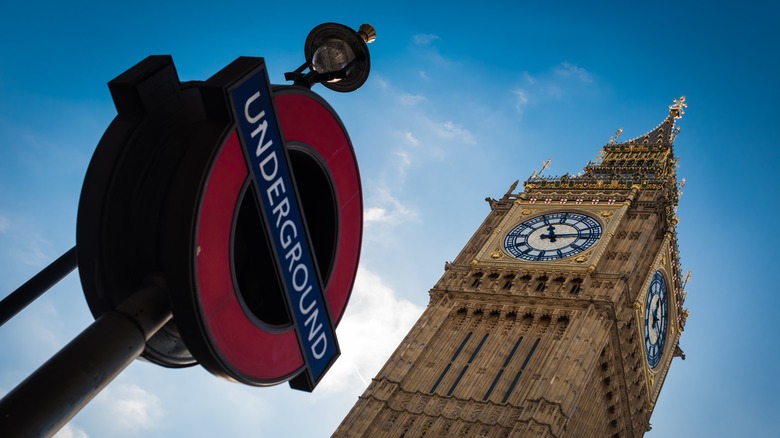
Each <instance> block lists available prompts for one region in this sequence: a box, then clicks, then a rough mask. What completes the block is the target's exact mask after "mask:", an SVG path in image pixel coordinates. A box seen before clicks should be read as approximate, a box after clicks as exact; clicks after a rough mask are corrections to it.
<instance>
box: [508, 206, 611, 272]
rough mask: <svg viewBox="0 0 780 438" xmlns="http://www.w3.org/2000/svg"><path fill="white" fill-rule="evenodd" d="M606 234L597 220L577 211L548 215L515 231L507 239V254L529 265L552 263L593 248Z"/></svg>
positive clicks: (545, 214)
mask: <svg viewBox="0 0 780 438" xmlns="http://www.w3.org/2000/svg"><path fill="white" fill-rule="evenodd" d="M602 234H603V228H602V225H601V223H600V222H599V221H598V220H597V219H595V218H594V217H592V216H590V215H588V214H584V213H580V212H574V211H558V212H547V213H544V214H541V215H538V216H535V217H532V218H530V219H527V220H525V221H523V222H521V223H520V224H518V225H516V226H515V227H514V228H512V229H511V230H510V231H509V233H507V235H506V237H505V238H504V242H503V247H504V251H506V252H507V254H509V255H510V256H512V257H514V258H516V259H518V260H523V261H528V262H551V261H557V260H561V259H566V258H569V257H573V256H576V255H578V254H580V253H582V252H583V251H586V250H588V249H590V248H591V247H592V246H593V245H595V244H596V242H598V241H599V239H600V238H601V236H602Z"/></svg>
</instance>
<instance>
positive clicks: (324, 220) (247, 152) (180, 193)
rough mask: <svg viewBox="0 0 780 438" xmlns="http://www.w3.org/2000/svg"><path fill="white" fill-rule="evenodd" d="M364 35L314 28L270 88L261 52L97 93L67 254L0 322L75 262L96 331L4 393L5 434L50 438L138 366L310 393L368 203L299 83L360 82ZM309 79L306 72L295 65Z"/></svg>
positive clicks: (119, 83) (368, 36)
mask: <svg viewBox="0 0 780 438" xmlns="http://www.w3.org/2000/svg"><path fill="white" fill-rule="evenodd" d="M375 37H376V32H375V30H374V29H373V27H371V26H370V25H366V24H364V25H362V26H361V27H360V28H359V30H358V31H354V30H352V29H350V28H348V27H347V26H343V25H340V24H337V23H324V24H321V25H319V26H317V27H315V28H314V29H313V30H312V32H311V33H310V34H309V36H308V37H307V39H306V45H305V54H306V62H305V63H304V64H303V65H302V66H300V67H299V68H298V69H296V70H295V71H293V72H289V73H286V74H285V78H286V79H287V80H289V81H293V82H294V85H292V86H278V85H270V84H269V82H268V75H267V73H266V70H265V64H264V61H263V59H262V58H250V57H241V58H238V59H236V60H235V61H234V62H232V63H231V64H229V65H228V66H227V67H225V68H223V69H222V70H220V71H219V72H218V73H217V74H215V75H214V76H212V77H211V78H209V79H208V80H206V81H191V82H184V83H182V82H180V81H179V77H178V74H177V73H176V68H175V67H174V65H173V61H172V59H171V57H170V56H150V57H148V58H147V59H145V60H143V61H142V62H140V63H138V64H137V65H135V66H134V67H132V68H130V69H129V70H127V71H125V72H124V73H122V74H121V75H119V76H118V77H117V78H115V79H114V80H112V81H111V82H109V90H110V91H111V96H112V98H113V100H114V104H115V106H116V110H117V116H116V117H115V118H114V120H113V121H112V123H111V124H110V125H109V127H108V129H107V130H106V132H105V134H104V135H103V138H102V139H101V140H100V143H99V144H98V146H97V148H96V150H95V153H94V154H93V156H92V160H91V161H90V164H89V167H88V169H87V173H86V176H85V178H84V184H83V187H82V192H81V198H80V200H79V208H78V220H77V223H76V246H75V247H74V248H72V249H71V250H69V251H67V252H66V253H65V254H64V255H63V256H62V257H60V258H58V259H57V260H55V261H54V262H53V263H52V264H51V265H49V266H48V267H47V268H45V269H44V270H42V271H41V272H40V273H39V274H37V275H36V276H34V277H33V278H31V279H30V280H29V281H28V282H27V283H25V284H24V285H22V286H21V287H19V288H18V289H17V290H15V291H14V292H12V293H11V294H10V295H9V296H8V297H6V298H4V299H2V300H0V325H2V324H3V323H4V322H5V321H7V320H8V319H10V318H12V317H13V315H15V314H16V312H18V311H20V310H21V309H23V308H24V307H25V306H27V305H28V304H30V303H31V302H32V301H34V300H35V299H36V298H37V297H38V296H40V294H42V293H43V292H45V291H46V289H48V288H49V287H51V286H52V285H53V284H54V283H56V282H57V281H59V280H60V279H62V278H63V277H64V276H66V275H68V273H69V272H71V271H72V270H73V269H75V268H76V267H78V268H79V276H80V277H81V283H82V287H83V289H84V295H85V297H86V299H87V303H88V305H89V308H90V310H91V311H92V314H93V315H94V316H95V319H96V321H95V322H94V323H93V324H91V325H90V326H89V327H87V328H86V329H85V330H84V331H82V332H81V333H80V334H79V335H78V336H76V338H74V339H73V340H72V341H71V342H69V343H68V344H67V345H66V346H65V347H63V348H62V349H61V350H60V351H59V352H57V353H56V354H55V355H54V356H52V357H51V358H50V359H49V360H47V361H46V363H44V364H43V365H41V366H40V367H39V368H38V369H37V370H36V371H35V372H33V373H32V374H30V375H29V376H28V377H27V378H26V379H25V380H24V381H23V382H21V383H20V384H19V385H17V386H16V387H15V388H14V389H12V390H11V391H10V392H8V393H7V394H6V395H4V396H3V397H2V399H0V430H3V431H4V432H6V433H7V434H10V435H9V436H11V435H12V436H50V435H53V434H54V433H55V432H56V431H57V430H58V429H60V428H61V427H63V426H64V425H65V424H66V423H67V421H68V420H69V419H70V418H72V417H73V415H75V414H76V413H77V412H78V411H79V410H80V409H81V408H82V407H83V406H84V405H86V404H87V403H88V402H89V400H91V399H92V398H93V397H94V396H95V395H96V394H97V393H98V392H99V391H101V390H102V389H103V388H104V387H105V386H106V385H107V384H108V383H109V382H110V381H111V380H112V379H113V378H114V377H116V375H118V374H119V373H120V372H121V371H122V370H123V369H124V368H125V367H126V366H128V365H129V364H130V363H131V362H132V361H133V360H135V359H136V358H138V357H139V356H143V357H144V358H145V359H147V360H149V361H151V362H153V363H156V364H158V365H162V366H166V367H174V368H175V367H186V366H192V365H195V364H197V363H200V364H201V365H203V366H204V367H205V368H206V369H208V370H209V371H210V372H212V373H213V374H215V375H217V376H220V377H223V378H226V379H230V380H234V381H238V382H241V383H245V384H249V385H255V386H264V385H274V384H278V383H282V382H289V383H290V386H292V387H293V388H296V389H301V390H306V391H312V390H313V389H314V387H315V386H316V385H317V383H318V382H319V381H320V380H321V379H322V377H323V375H324V374H325V373H326V372H327V370H328V368H329V367H330V366H331V365H332V364H333V362H334V361H335V360H336V358H337V357H338V355H339V346H338V342H337V340H336V335H335V331H334V327H335V325H337V324H338V322H339V320H340V319H341V317H342V315H343V313H344V310H345V308H346V305H347V301H348V300H349V296H350V293H351V290H352V285H353V283H354V280H355V275H356V272H357V266H358V258H359V254H360V242H361V236H362V222H363V220H362V211H363V204H362V203H363V200H362V199H363V198H362V193H361V188H360V176H359V174H358V167H357V162H356V160H355V155H354V151H353V149H352V144H351V143H350V140H349V136H348V135H347V132H346V130H345V129H344V126H343V124H342V123H341V120H340V119H339V118H338V116H337V115H336V113H335V112H334V111H333V109H332V108H331V107H330V106H329V105H328V104H327V103H326V102H325V101H324V100H323V99H322V98H320V97H319V96H318V95H317V94H315V93H312V92H311V91H310V88H311V87H312V85H314V84H316V83H323V84H324V85H325V86H326V87H328V88H330V89H332V90H335V91H340V92H349V91H353V90H355V89H357V88H359V87H360V86H361V85H362V84H363V83H364V82H365V80H366V78H367V76H368V70H369V68H370V59H369V54H368V48H367V47H366V43H368V42H371V41H373V40H374V39H375ZM307 69H308V71H306V70H307Z"/></svg>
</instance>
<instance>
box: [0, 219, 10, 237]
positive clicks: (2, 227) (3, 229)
mask: <svg viewBox="0 0 780 438" xmlns="http://www.w3.org/2000/svg"><path fill="white" fill-rule="evenodd" d="M10 226H11V221H9V220H8V218H7V217H5V216H0V234H5V233H7V232H8V227H10Z"/></svg>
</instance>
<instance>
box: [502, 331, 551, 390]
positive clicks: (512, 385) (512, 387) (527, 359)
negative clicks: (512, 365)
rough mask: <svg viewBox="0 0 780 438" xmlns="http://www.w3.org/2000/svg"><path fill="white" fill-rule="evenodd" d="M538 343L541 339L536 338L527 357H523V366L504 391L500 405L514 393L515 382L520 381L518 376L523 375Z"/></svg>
mask: <svg viewBox="0 0 780 438" xmlns="http://www.w3.org/2000/svg"><path fill="white" fill-rule="evenodd" d="M539 341H541V339H538V338H537V339H536V342H534V345H533V346H532V347H531V351H529V352H528V356H526V357H525V360H524V361H523V364H522V365H520V369H519V370H518V371H517V374H515V378H514V380H512V384H511V385H509V389H507V390H506V394H504V398H503V399H501V403H506V401H507V400H509V396H510V395H512V391H514V389H515V386H517V381H518V380H520V376H521V375H522V374H523V371H524V370H525V367H526V365H528V361H530V360H531V356H533V354H534V351H536V347H537V346H539Z"/></svg>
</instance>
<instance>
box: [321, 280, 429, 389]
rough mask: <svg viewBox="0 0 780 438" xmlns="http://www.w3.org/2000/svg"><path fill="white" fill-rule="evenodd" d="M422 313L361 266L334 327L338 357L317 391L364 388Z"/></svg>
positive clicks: (420, 309) (418, 308)
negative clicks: (343, 309) (347, 301)
mask: <svg viewBox="0 0 780 438" xmlns="http://www.w3.org/2000/svg"><path fill="white" fill-rule="evenodd" d="M422 311H423V309H422V308H420V307H418V306H416V305H415V304H413V303H411V302H410V301H407V300H405V299H402V298H399V297H398V294H397V293H396V292H395V291H394V290H393V289H392V288H390V287H389V286H388V285H387V284H385V282H384V281H383V280H382V278H380V277H379V276H378V275H376V274H374V273H373V272H370V271H368V270H367V269H365V268H364V267H362V266H361V267H360V268H358V273H357V277H356V279H355V287H354V288H353V290H352V296H351V298H350V302H349V306H348V307H347V312H346V314H345V315H344V318H343V319H342V321H341V324H339V327H338V339H339V345H340V346H341V357H340V358H339V359H338V360H337V361H336V363H335V364H334V365H333V367H332V368H331V369H330V370H329V371H328V374H327V375H326V376H325V377H324V378H323V380H322V382H321V383H320V385H319V386H318V387H317V390H318V391H322V392H337V391H344V390H349V389H350V388H355V387H359V388H361V389H362V388H365V387H366V386H367V384H368V382H370V380H371V378H372V377H374V376H375V375H376V374H377V373H378V372H379V370H380V368H381V367H382V365H383V364H384V363H385V362H386V361H387V359H388V358H389V357H390V355H391V354H392V352H393V350H394V349H395V348H396V346H397V345H398V344H399V343H400V342H401V340H402V339H403V338H404V336H406V333H407V332H408V331H409V329H410V328H411V327H412V325H414V322H415V321H416V320H417V318H419V316H420V314H421V313H422Z"/></svg>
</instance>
